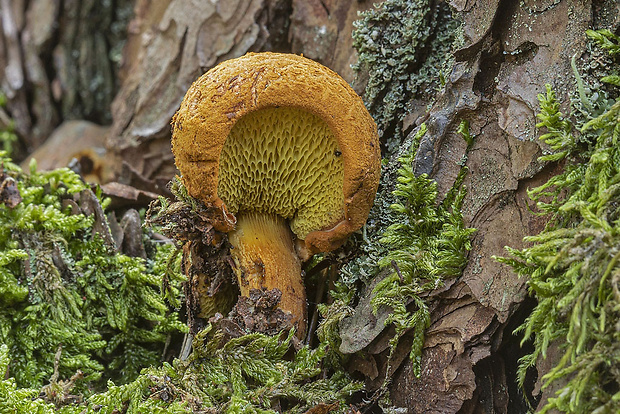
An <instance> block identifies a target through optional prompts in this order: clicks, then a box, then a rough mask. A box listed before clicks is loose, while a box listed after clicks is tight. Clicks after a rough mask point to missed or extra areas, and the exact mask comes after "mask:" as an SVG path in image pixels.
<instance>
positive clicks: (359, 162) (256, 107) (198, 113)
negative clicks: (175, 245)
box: [172, 52, 381, 335]
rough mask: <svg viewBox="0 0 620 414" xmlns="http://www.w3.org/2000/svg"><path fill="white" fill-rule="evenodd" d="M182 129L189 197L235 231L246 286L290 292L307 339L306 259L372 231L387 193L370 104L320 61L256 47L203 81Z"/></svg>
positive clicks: (180, 158) (290, 306) (176, 124)
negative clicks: (374, 209) (380, 197)
mask: <svg viewBox="0 0 620 414" xmlns="http://www.w3.org/2000/svg"><path fill="white" fill-rule="evenodd" d="M172 125H173V135H172V149H173V152H174V155H175V162H176V165H177V168H178V169H179V171H180V173H181V176H182V181H183V183H184V185H185V187H186V188H187V191H188V193H189V194H190V195H191V196H192V197H194V198H197V199H199V200H201V201H202V202H203V203H204V204H205V205H207V206H211V207H213V208H214V209H215V211H219V212H221V217H216V218H215V219H214V223H216V229H217V230H220V231H225V232H228V231H230V232H229V234H228V237H229V241H230V244H231V245H232V249H231V256H232V257H233V261H234V263H235V267H236V269H234V271H235V274H236V275H237V278H238V283H239V287H240V290H241V294H242V295H244V296H247V295H248V293H249V291H250V290H251V289H274V288H277V289H279V290H280V291H281V292H282V297H281V300H280V303H279V308H280V309H282V310H283V311H285V312H290V313H291V314H292V322H293V323H294V325H296V326H297V332H298V334H300V335H303V332H304V331H305V325H306V312H307V311H306V307H307V304H306V294H305V289H304V284H303V281H302V272H301V261H303V260H307V259H308V258H309V257H310V256H311V255H313V254H315V253H318V252H327V251H331V250H333V249H335V248H337V247H339V246H340V245H342V243H343V242H344V241H345V240H346V238H347V237H348V235H349V234H350V233H351V232H353V231H355V230H358V229H359V228H361V227H362V225H363V224H364V223H365V222H366V219H367V216H368V212H369V210H370V207H371V206H372V203H373V200H374V197H375V193H376V191H377V186H378V183H379V174H380V158H381V155H380V148H379V141H378V136H377V128H376V125H375V123H374V121H373V119H372V117H371V116H370V114H369V113H368V111H367V110H366V108H365V107H364V104H363V102H362V100H361V99H360V98H359V96H358V95H357V94H356V93H355V92H354V91H353V89H352V88H351V87H350V86H349V85H348V84H347V83H346V82H345V81H344V80H343V79H342V78H341V77H340V76H338V75H337V74H336V73H335V72H333V71H332V70H330V69H328V68H326V67H324V66H323V65H321V64H319V63H317V62H314V61H312V60H310V59H307V58H304V57H302V56H297V55H293V54H281V53H269V52H265V53H249V54H247V55H245V56H242V57H240V58H237V59H232V60H228V61H225V62H223V63H220V64H219V65H217V66H216V67H214V68H212V69H211V70H209V71H208V72H207V73H205V74H204V75H202V76H201V77H200V78H199V79H198V80H196V81H195V82H194V83H193V85H192V86H191V87H190V88H189V90H188V92H187V94H186V95H185V98H184V99H183V102H182V103H181V107H180V109H179V111H178V112H177V113H176V115H175V116H174V119H173V121H172ZM235 218H236V222H235ZM218 223H219V224H218ZM227 223H228V224H227Z"/></svg>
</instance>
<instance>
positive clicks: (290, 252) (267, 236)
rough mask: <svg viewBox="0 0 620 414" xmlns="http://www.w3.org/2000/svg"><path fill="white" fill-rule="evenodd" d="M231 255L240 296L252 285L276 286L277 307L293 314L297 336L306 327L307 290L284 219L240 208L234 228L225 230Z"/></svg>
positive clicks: (247, 292) (290, 233) (253, 287)
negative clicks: (243, 210) (280, 296)
mask: <svg viewBox="0 0 620 414" xmlns="http://www.w3.org/2000/svg"><path fill="white" fill-rule="evenodd" d="M228 239H229V241H230V244H231V245H232V246H233V249H232V250H231V255H232V257H233V260H234V262H235V265H236V269H235V274H236V275H237V280H238V281H239V288H240V289H241V295H242V296H248V295H249V293H250V290H251V289H268V290H271V289H274V288H275V289H279V290H280V291H281V292H282V298H281V299H280V303H279V305H278V307H279V308H280V309H282V310H283V311H285V312H289V313H290V314H291V315H292V317H293V318H292V323H293V326H295V327H296V329H297V337H303V335H305V330H306V317H307V314H306V313H307V311H306V307H307V304H306V291H305V288H304V283H303V281H302V279H301V262H300V260H299V257H297V254H296V253H295V246H294V244H293V234H292V232H291V230H290V229H289V226H288V223H287V222H286V220H285V219H284V218H282V217H280V216H278V215H276V214H266V213H260V212H239V214H238V215H237V225H236V227H235V230H234V231H232V232H230V233H228Z"/></svg>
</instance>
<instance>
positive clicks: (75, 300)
mask: <svg viewBox="0 0 620 414" xmlns="http://www.w3.org/2000/svg"><path fill="white" fill-rule="evenodd" d="M0 157H1V158H2V160H1V164H2V165H3V170H2V177H3V178H2V179H3V180H4V181H3V184H5V183H7V182H11V183H15V184H14V185H15V187H16V188H17V190H18V191H19V196H17V195H16V196H15V197H19V198H21V200H17V199H16V198H15V197H13V199H11V200H10V201H11V202H5V203H3V204H0V303H2V305H3V306H2V307H1V308H0V344H3V345H5V346H6V347H7V350H8V358H10V364H9V371H8V372H9V373H10V375H11V376H12V377H14V379H15V383H16V385H17V386H19V387H30V388H40V387H42V386H43V385H44V384H45V383H47V382H48V381H49V380H50V378H54V379H55V380H57V379H68V378H70V377H71V376H72V375H73V374H75V373H76V371H78V370H80V371H81V372H82V373H83V376H84V378H83V379H82V380H81V381H78V384H77V385H78V389H79V390H81V391H82V392H86V393H89V392H92V391H93V390H96V389H98V388H102V387H103V386H104V385H105V381H106V380H108V379H112V380H114V381H115V382H118V383H124V382H128V381H132V380H133V379H135V378H136V377H137V376H138V374H139V372H140V370H141V369H142V368H144V367H146V366H149V365H153V364H159V363H160V361H161V358H162V351H163V348H164V344H165V342H166V340H167V338H168V335H170V334H172V333H178V332H180V331H184V330H186V328H185V326H184V324H183V323H181V322H180V321H179V315H178V313H177V312H176V311H174V310H172V309H170V308H169V306H168V305H167V304H166V303H165V302H164V300H163V299H162V298H161V297H160V295H159V288H160V285H161V283H162V275H163V274H164V272H163V268H164V267H165V266H166V262H167V257H168V255H169V254H170V252H171V250H172V249H173V248H174V247H173V246H171V245H161V244H159V245H155V244H152V245H150V246H148V247H149V248H148V249H147V250H148V251H149V252H150V255H149V258H148V259H146V260H144V259H142V258H137V257H129V256H126V255H124V254H121V253H118V252H117V251H116V250H115V249H114V246H113V245H111V244H110V242H106V239H105V238H104V237H103V236H102V232H103V233H105V231H108V230H107V223H106V222H105V218H103V216H100V217H97V216H96V214H90V215H88V214H87V211H88V210H90V209H92V208H99V209H101V206H100V204H99V203H100V199H98V198H97V197H95V195H94V194H93V193H92V192H91V190H90V189H89V188H88V187H87V186H86V185H85V184H84V183H83V182H82V180H81V179H80V177H79V176H78V175H76V174H75V173H73V172H72V171H70V170H68V169H66V168H65V169H58V170H54V171H51V172H37V171H36V165H34V164H33V165H32V168H31V171H30V173H29V174H27V173H25V172H23V171H22V170H21V169H19V168H18V167H17V166H16V165H14V164H12V163H11V162H10V160H8V159H7V158H5V157H4V154H0ZM3 188H5V186H4V185H3ZM86 205H88V206H89V207H86ZM101 211H102V210H101ZM95 228H99V229H100V230H99V232H97V230H95ZM175 283H176V288H175V289H176V294H178V292H179V291H178V284H179V280H178V279H177V280H176V281H175ZM0 411H2V410H0Z"/></svg>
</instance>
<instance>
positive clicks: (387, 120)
mask: <svg viewBox="0 0 620 414" xmlns="http://www.w3.org/2000/svg"><path fill="white" fill-rule="evenodd" d="M360 17H361V19H359V20H357V21H356V22H355V23H354V31H353V46H354V47H355V49H357V51H358V54H359V57H358V63H357V65H355V66H354V68H355V69H357V70H362V69H363V70H365V71H367V72H368V83H367V85H366V89H365V92H364V102H365V104H366V107H367V108H368V110H369V111H370V113H371V115H372V116H373V118H374V119H375V121H376V123H377V126H378V130H379V136H380V137H381V139H382V142H384V144H385V145H386V149H387V152H388V153H393V152H395V151H396V149H397V148H398V147H399V145H400V144H401V141H402V122H403V119H404V118H405V116H406V115H407V114H409V113H410V112H411V111H412V110H413V109H414V108H412V107H411V105H412V103H413V102H418V103H422V104H423V105H430V104H431V103H432V99H433V96H434V95H435V92H436V91H437V90H438V89H439V88H441V87H443V86H444V85H443V83H444V82H443V76H444V75H443V74H445V73H449V72H450V66H451V64H452V62H451V59H452V58H451V56H452V54H451V53H450V52H451V51H452V49H453V46H454V43H455V41H456V39H457V37H458V36H457V34H458V27H459V26H460V23H459V22H458V21H457V20H456V19H454V18H453V17H452V14H451V10H450V7H449V6H448V4H447V3H446V2H431V1H428V0H417V1H402V0H387V1H384V2H382V3H381V4H380V5H378V6H376V7H375V8H374V9H371V10H368V11H365V12H362V13H361V14H360Z"/></svg>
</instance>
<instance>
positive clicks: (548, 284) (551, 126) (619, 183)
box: [499, 31, 620, 413]
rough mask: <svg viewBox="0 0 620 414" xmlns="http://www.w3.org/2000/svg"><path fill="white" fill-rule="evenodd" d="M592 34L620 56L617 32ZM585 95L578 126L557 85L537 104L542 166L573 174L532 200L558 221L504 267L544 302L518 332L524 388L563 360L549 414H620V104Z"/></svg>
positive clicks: (613, 78) (555, 373)
mask: <svg viewBox="0 0 620 414" xmlns="http://www.w3.org/2000/svg"><path fill="white" fill-rule="evenodd" d="M588 35H589V36H590V37H591V38H593V39H594V40H596V42H597V43H598V44H599V45H600V46H602V47H603V48H604V49H606V50H609V52H610V54H612V55H613V54H614V53H615V51H617V50H620V38H618V37H617V36H615V35H613V34H612V33H611V32H609V31H599V32H593V31H588ZM615 63H616V64H617V62H615ZM615 67H617V66H615ZM618 79H620V78H618V77H617V73H611V74H609V76H606V77H605V78H603V79H602V81H604V82H607V83H609V84H613V85H615V86H620V81H618ZM578 87H579V88H580V89H581V88H582V83H581V82H579V83H578ZM579 92H580V99H581V100H582V101H583V100H584V99H590V98H591V97H592V99H591V101H590V102H582V104H583V105H581V107H582V108H591V110H592V112H590V116H589V119H587V120H586V121H584V122H582V123H581V124H580V125H576V124H574V123H573V122H572V121H571V120H570V117H565V116H564V115H563V114H562V113H561V112H560V111H559V105H558V102H557V99H556V97H555V94H554V93H553V91H552V90H551V88H550V87H549V86H547V93H546V94H541V95H540V96H539V101H540V107H541V112H540V114H539V115H538V118H539V119H540V123H539V124H538V127H539V128H545V129H546V130H547V133H546V134H544V135H542V137H541V139H543V140H544V141H545V142H547V143H548V144H549V145H550V146H551V148H553V149H554V150H555V151H556V152H555V153H554V154H552V155H550V156H546V157H544V158H545V159H547V160H558V159H562V158H565V159H566V165H565V168H564V172H563V173H562V174H560V175H558V176H555V177H552V178H551V179H550V180H549V181H548V182H547V183H545V184H544V185H542V186H540V187H538V188H535V189H532V190H530V191H529V196H530V198H531V199H532V200H534V201H536V202H537V206H538V208H539V209H540V210H541V214H545V215H549V217H550V221H549V223H548V225H547V226H546V228H545V229H544V230H543V231H542V232H541V233H540V234H538V235H536V236H531V237H527V238H526V239H525V241H526V242H527V243H528V244H529V245H530V246H529V247H527V248H525V249H523V250H516V249H511V248H508V251H509V252H510V253H511V255H512V257H511V258H500V259H499V260H500V261H502V262H505V263H508V264H510V265H511V266H512V267H513V268H514V269H515V270H516V271H517V272H518V273H519V274H520V275H523V276H526V277H528V286H529V291H530V293H531V294H532V295H533V296H534V297H535V298H536V299H537V300H538V304H537V306H536V307H535V309H534V310H533V311H532V313H531V314H530V316H529V317H528V318H527V320H526V321H525V323H524V324H523V325H522V326H521V327H520V328H519V329H518V331H519V332H522V333H523V335H524V337H523V342H525V341H528V340H531V339H532V338H533V341H534V351H533V352H532V353H531V354H528V355H527V356H525V357H524V358H522V360H521V366H520V369H519V381H520V382H521V383H523V381H524V379H525V373H526V371H527V369H528V368H529V367H532V366H534V365H535V364H536V362H537V360H538V359H539V358H540V357H542V358H545V357H546V356H547V351H548V350H549V347H551V346H555V347H557V348H559V349H560V351H561V352H562V353H563V355H562V357H561V358H560V359H559V360H558V361H554V364H555V365H554V367H553V368H552V369H551V370H550V371H549V372H546V373H543V374H544V375H543V376H542V380H543V383H544V385H543V387H548V386H550V385H551V384H554V385H557V386H558V387H559V391H558V392H557V393H556V395H555V397H550V398H549V399H548V400H547V401H546V403H545V404H544V406H543V407H540V409H541V412H548V411H550V410H559V411H563V412H578V413H585V412H588V413H607V412H619V411H620V391H619V390H620V369H619V367H620V347H618V343H620V330H619V329H618V324H619V323H620V290H619V286H620V260H619V259H620V99H616V100H615V103H614V101H611V102H612V103H611V104H609V105H607V106H605V107H598V106H597V104H596V102H595V101H594V99H595V98H594V96H590V95H586V94H584V93H583V90H580V91H579ZM598 93H605V92H604V91H599V92H598ZM617 95H618V94H617V91H616V96H617ZM604 102H609V101H608V100H606V99H605V100H604ZM579 110H580V111H582V109H579ZM583 115H584V114H583V111H582V113H581V114H580V115H579V118H582V117H583ZM586 115H587V114H586ZM560 380H561V381H560Z"/></svg>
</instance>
